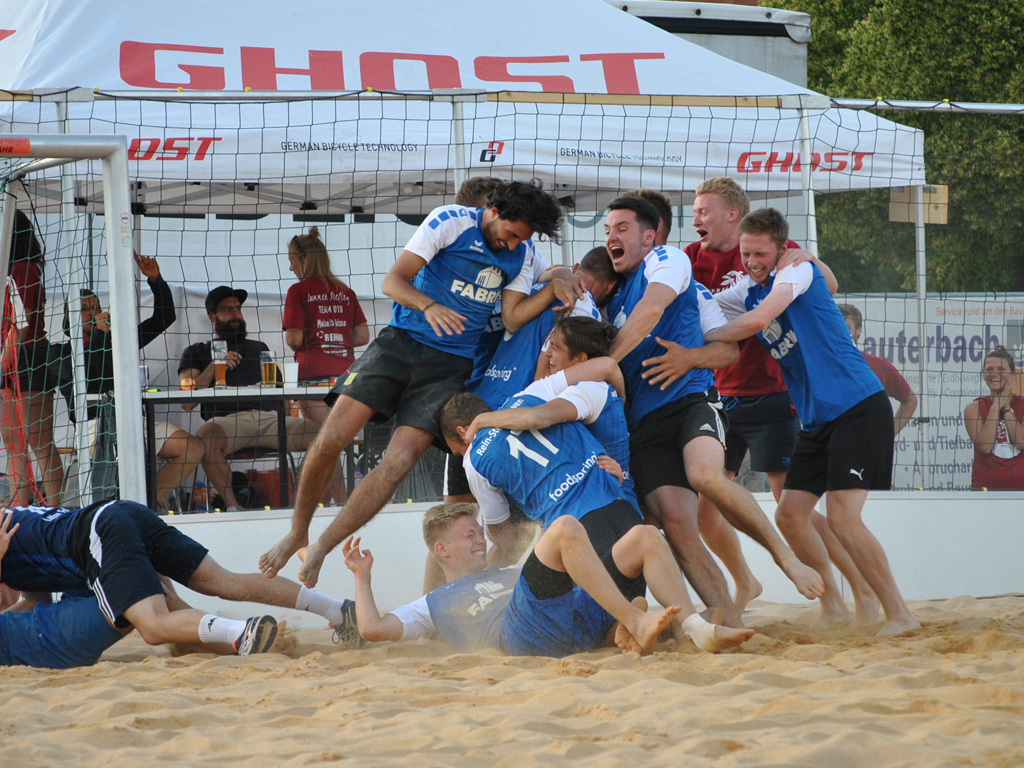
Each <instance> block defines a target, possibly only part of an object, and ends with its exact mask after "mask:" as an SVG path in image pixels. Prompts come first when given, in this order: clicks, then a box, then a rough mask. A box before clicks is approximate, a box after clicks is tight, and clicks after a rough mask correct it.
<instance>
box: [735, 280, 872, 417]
mask: <svg viewBox="0 0 1024 768" xmlns="http://www.w3.org/2000/svg"><path fill="white" fill-rule="evenodd" d="M797 269H810V270H811V271H812V274H813V277H812V278H811V279H810V281H809V285H808V287H807V289H806V290H805V291H804V292H803V293H801V294H800V295H799V296H797V297H796V299H794V300H793V303H792V304H790V305H789V306H788V307H787V308H786V310H785V311H784V312H783V313H782V314H781V315H779V317H777V318H776V319H775V320H773V321H772V322H771V323H769V324H768V326H767V327H766V328H765V329H764V330H763V331H761V332H760V333H758V334H757V338H758V339H760V341H761V343H762V344H763V345H764V346H765V348H766V349H767V350H768V352H769V354H770V355H771V356H772V357H773V358H775V360H777V361H778V363H779V367H780V368H782V376H783V378H784V379H785V380H786V386H787V387H788V388H789V396H790V397H791V398H792V400H793V405H794V406H795V407H796V413H797V416H798V417H799V418H800V424H801V426H802V427H803V428H804V429H806V430H815V429H818V428H820V427H822V426H823V425H825V424H826V423H828V422H830V421H833V420H835V419H836V418H838V417H839V416H841V415H842V414H843V413H845V412H846V411H848V410H849V409H850V408H852V407H853V406H855V405H856V404H857V403H859V402H861V401H862V400H864V399H865V398H867V397H870V396H871V395H873V394H875V393H876V392H881V391H882V383H881V382H880V381H879V380H878V377H877V376H875V374H874V372H872V370H871V368H870V367H868V364H867V362H866V361H865V360H864V356H863V355H862V354H861V353H860V350H859V349H857V347H856V346H854V343H853V337H852V336H850V331H849V329H848V328H847V327H846V321H845V320H844V319H843V313H842V312H840V311H839V307H838V306H836V303H835V300H834V299H833V298H832V294H830V293H829V290H828V285H827V284H826V282H825V278H824V277H822V274H821V272H820V271H819V270H818V267H817V266H816V265H815V264H814V263H812V262H806V263H804V264H801V265H799V266H798V267H797ZM783 273H784V274H786V278H785V281H786V282H789V279H788V278H789V275H790V274H792V273H791V272H790V270H789V269H787V270H783ZM777 278H778V275H777V274H775V273H773V274H772V276H771V278H770V279H769V282H768V285H766V286H761V285H758V284H757V283H754V282H753V281H752V280H751V281H750V283H751V287H750V288H749V289H748V290H747V295H746V298H745V304H746V307H747V310H748V311H749V310H751V309H753V308H754V307H756V306H757V305H758V304H760V303H761V301H763V300H764V298H765V296H767V295H768V293H769V292H770V291H771V289H772V286H773V285H774V284H775V281H776V279H777ZM748 279H749V278H748ZM794 282H796V281H794ZM797 284H799V283H797Z"/></svg>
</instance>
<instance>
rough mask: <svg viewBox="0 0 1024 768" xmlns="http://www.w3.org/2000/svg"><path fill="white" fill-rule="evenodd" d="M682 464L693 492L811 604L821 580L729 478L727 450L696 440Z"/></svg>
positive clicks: (705, 439) (710, 441)
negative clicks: (757, 547)
mask: <svg viewBox="0 0 1024 768" xmlns="http://www.w3.org/2000/svg"><path fill="white" fill-rule="evenodd" d="M683 460H684V461H685V463H686V476H687V478H688V479H689V480H690V484H691V485H692V486H693V487H694V489H695V490H696V491H697V492H698V493H700V494H702V495H704V496H707V497H708V499H709V500H710V501H711V502H712V503H713V504H714V505H715V506H716V507H718V509H719V510H721V512H722V514H723V515H724V516H725V519H726V520H728V521H729V522H730V523H732V525H733V526H734V527H735V528H737V529H738V530H740V531H742V532H743V533H745V534H747V535H748V536H750V538H752V539H753V540H754V541H756V542H757V543H758V544H760V545H761V546H763V547H764V548H765V549H767V550H768V551H769V552H770V553H771V555H772V558H773V559H774V560H775V562H776V564H777V565H778V566H779V567H780V568H781V569H782V572H783V573H785V574H786V576H787V577H789V580H790V581H792V582H793V584H794V586H796V588H797V590H798V591H799V592H800V594H801V595H803V596H804V597H806V598H807V599H808V600H813V599H814V598H816V597H819V596H820V595H821V593H822V589H823V586H822V583H821V579H820V578H819V577H818V575H817V574H816V573H815V572H814V570H813V569H811V568H808V567H807V566H806V565H804V564H803V563H802V562H800V560H799V559H798V558H797V556H796V555H795V554H794V553H793V551H792V550H791V549H790V548H789V547H788V546H786V542H785V541H784V540H783V538H782V537H781V536H780V535H779V532H778V531H776V530H775V528H774V527H773V526H772V524H771V522H769V520H768V518H767V517H766V516H765V514H764V512H762V511H761V507H759V506H758V504H757V502H756V501H755V500H754V497H753V496H751V495H750V491H748V490H747V489H746V488H743V487H742V486H740V485H739V484H737V483H734V482H732V481H730V480H728V479H727V478H726V476H725V449H724V448H723V447H722V444H721V443H720V442H718V440H716V439H715V438H713V437H704V436H702V437H696V438H694V439H693V440H691V441H690V442H689V443H687V444H686V447H684V448H683ZM687 576H689V574H687ZM691 583H692V582H691ZM694 588H696V585H694ZM726 623H728V622H726Z"/></svg>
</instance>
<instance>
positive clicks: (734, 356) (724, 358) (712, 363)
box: [640, 336, 740, 389]
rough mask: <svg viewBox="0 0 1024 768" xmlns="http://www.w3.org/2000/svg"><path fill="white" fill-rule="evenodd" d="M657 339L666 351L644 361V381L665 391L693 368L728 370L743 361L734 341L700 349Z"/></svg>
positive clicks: (713, 343)
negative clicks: (659, 386)
mask: <svg viewBox="0 0 1024 768" xmlns="http://www.w3.org/2000/svg"><path fill="white" fill-rule="evenodd" d="M654 340H655V341H657V342H658V344H660V345H661V346H663V347H664V348H665V354H663V355H659V356H658V357H649V358H647V359H646V360H644V361H643V366H644V372H643V373H642V374H640V378H642V379H644V380H646V381H647V383H648V384H660V385H661V389H665V388H666V387H668V386H669V385H670V384H672V382H674V381H675V380H676V379H678V378H679V377H680V376H685V375H686V374H687V373H689V372H690V370H691V369H693V368H708V369H711V370H714V369H715V368H725V367H726V366H727V365H732V364H733V363H735V362H736V361H737V360H739V359H740V348H739V345H738V344H737V343H736V342H734V341H711V342H708V343H707V344H704V345H703V346H700V347H684V346H683V345H682V344H677V343H676V342H674V341H666V340H665V339H659V338H658V337H657V336H655V337H654Z"/></svg>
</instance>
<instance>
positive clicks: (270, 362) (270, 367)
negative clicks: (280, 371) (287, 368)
mask: <svg viewBox="0 0 1024 768" xmlns="http://www.w3.org/2000/svg"><path fill="white" fill-rule="evenodd" d="M260 370H261V371H262V374H263V386H264V387H273V386H274V385H276V384H277V363H276V362H274V353H273V352H271V351H269V350H264V351H262V352H260Z"/></svg>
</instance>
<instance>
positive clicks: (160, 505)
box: [153, 491, 181, 515]
mask: <svg viewBox="0 0 1024 768" xmlns="http://www.w3.org/2000/svg"><path fill="white" fill-rule="evenodd" d="M153 511H154V512H156V513H157V514H158V515H174V514H177V513H178V512H180V511H181V507H180V506H179V505H178V494H177V493H176V492H175V491H168V492H167V493H165V494H164V495H163V496H161V497H160V498H159V499H157V500H156V509H154V510H153Z"/></svg>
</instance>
